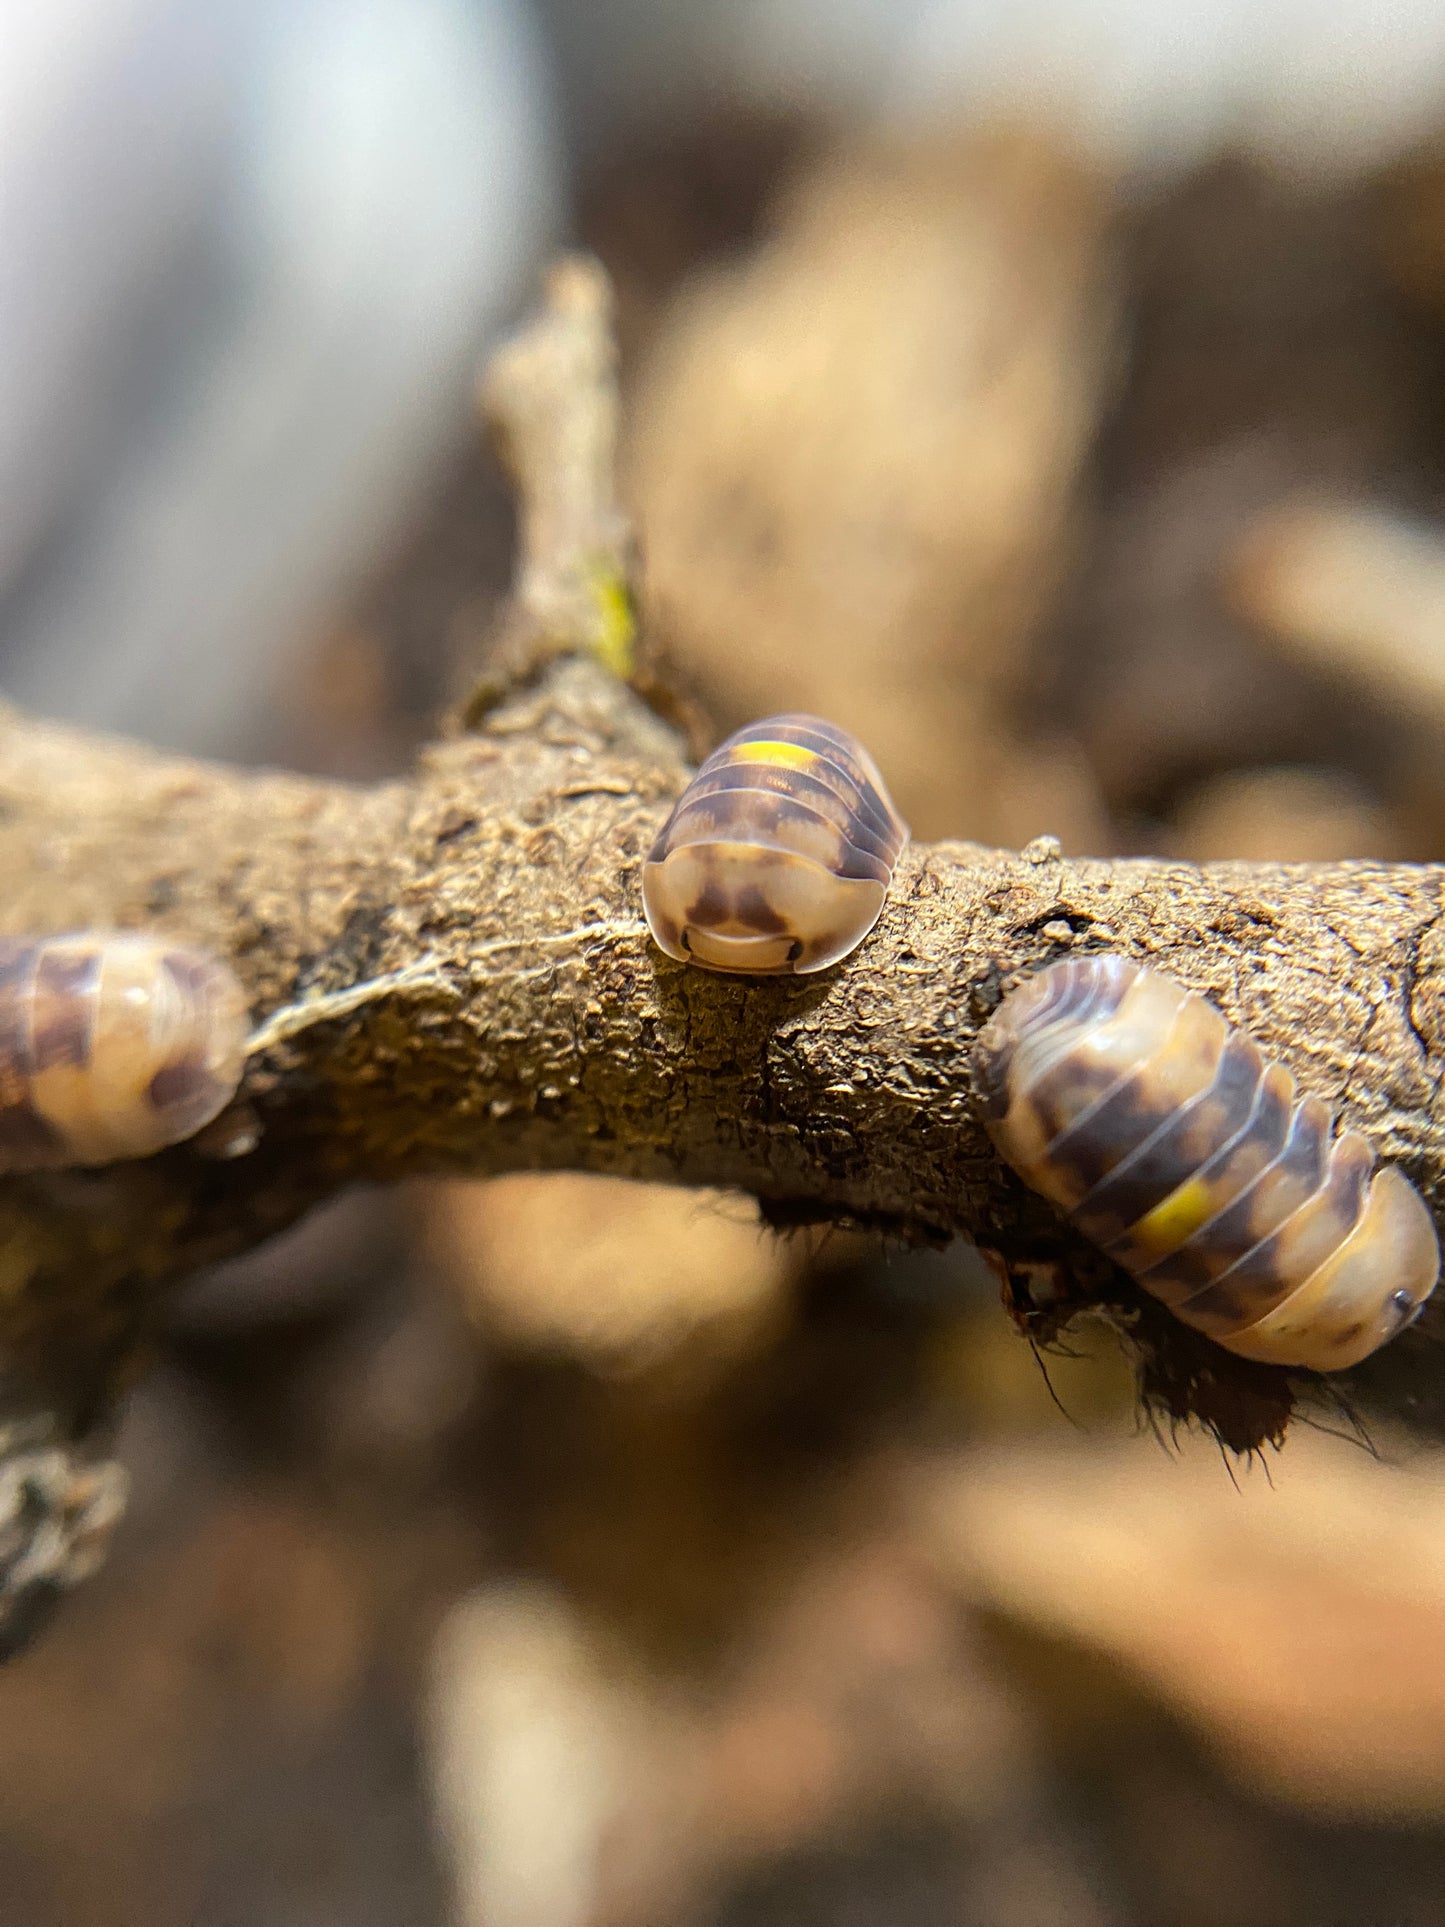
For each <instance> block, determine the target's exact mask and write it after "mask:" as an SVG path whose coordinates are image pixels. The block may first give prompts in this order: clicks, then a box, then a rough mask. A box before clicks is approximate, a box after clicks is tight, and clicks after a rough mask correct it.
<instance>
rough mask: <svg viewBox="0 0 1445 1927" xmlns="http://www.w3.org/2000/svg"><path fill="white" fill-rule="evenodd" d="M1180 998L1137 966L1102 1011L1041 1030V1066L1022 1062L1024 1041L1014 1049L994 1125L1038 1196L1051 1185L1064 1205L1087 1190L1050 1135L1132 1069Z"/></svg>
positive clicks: (1170, 1020)
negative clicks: (1009, 1087)
mask: <svg viewBox="0 0 1445 1927" xmlns="http://www.w3.org/2000/svg"><path fill="white" fill-rule="evenodd" d="M1111 994H1112V992H1111ZM1183 1003H1184V993H1183V992H1182V991H1180V990H1177V989H1176V988H1175V986H1174V985H1173V984H1170V983H1166V982H1165V981H1164V980H1163V979H1162V978H1159V977H1155V976H1152V975H1151V974H1149V973H1148V972H1145V971H1139V972H1138V973H1137V974H1136V975H1135V977H1134V980H1133V982H1132V983H1130V984H1129V985H1128V987H1127V989H1126V990H1125V992H1124V994H1123V996H1122V997H1121V998H1120V999H1119V1001H1118V1004H1117V1006H1116V1007H1115V1008H1114V1009H1113V1010H1112V1011H1111V1012H1109V1014H1108V1015H1106V1016H1103V1017H1101V1018H1100V1019H1099V1020H1098V1021H1097V1022H1083V1023H1080V1024H1078V1025H1077V1026H1074V1025H1057V1026H1055V1027H1053V1029H1052V1030H1051V1031H1049V1032H1047V1033H1045V1035H1046V1037H1048V1038H1049V1039H1050V1040H1051V1041H1050V1044H1049V1045H1048V1046H1047V1048H1048V1050H1049V1054H1048V1055H1047V1057H1046V1058H1045V1061H1044V1063H1043V1064H1042V1066H1039V1065H1036V1064H1031V1063H1030V1062H1029V1060H1028V1050H1027V1046H1025V1047H1024V1048H1023V1049H1022V1050H1021V1051H1020V1052H1019V1056H1020V1059H1021V1060H1022V1061H1021V1064H1020V1072H1019V1077H1018V1082H1017V1085H1016V1090H1017V1095H1016V1096H1015V1099H1014V1102H1013V1104H1012V1105H1011V1106H1010V1107H1009V1111H1008V1114H1007V1116H1006V1117H1005V1119H1004V1122H1003V1125H1002V1127H1001V1128H1002V1129H1003V1130H1005V1131H1006V1132H1008V1133H1009V1134H1010V1136H1011V1141H1012V1143H1013V1146H1014V1151H1015V1153H1016V1155H1017V1156H1018V1157H1019V1159H1020V1160H1021V1164H1020V1168H1023V1167H1024V1166H1027V1168H1028V1170H1029V1171H1031V1172H1033V1173H1034V1174H1035V1176H1034V1178H1033V1180H1032V1181H1033V1182H1035V1183H1037V1185H1038V1188H1039V1189H1040V1190H1041V1191H1043V1192H1044V1193H1045V1195H1046V1196H1048V1197H1055V1196H1056V1192H1055V1190H1054V1188H1053V1187H1054V1186H1055V1185H1058V1186H1059V1187H1060V1188H1061V1189H1062V1190H1064V1191H1065V1193H1066V1197H1065V1198H1061V1199H1060V1201H1061V1202H1062V1201H1067V1202H1068V1203H1070V1204H1072V1203H1076V1202H1077V1201H1078V1199H1079V1198H1082V1197H1083V1195H1084V1192H1085V1191H1087V1190H1088V1185H1087V1184H1085V1185H1084V1186H1082V1188H1079V1187H1078V1185H1077V1180H1076V1178H1075V1175H1074V1173H1072V1172H1070V1171H1067V1170H1065V1169H1064V1168H1063V1167H1062V1161H1060V1162H1059V1163H1056V1162H1055V1161H1054V1159H1053V1157H1052V1155H1051V1147H1052V1145H1053V1142H1054V1140H1055V1139H1056V1138H1058V1137H1061V1136H1062V1135H1063V1134H1064V1133H1065V1132H1066V1131H1068V1130H1070V1129H1071V1128H1072V1127H1073V1126H1075V1125H1077V1124H1078V1123H1079V1122H1080V1121H1081V1120H1082V1119H1083V1117H1084V1116H1085V1114H1086V1113H1087V1112H1089V1111H1091V1110H1092V1109H1093V1108H1094V1107H1095V1105H1097V1104H1098V1103H1099V1102H1100V1101H1101V1100H1102V1099H1103V1098H1105V1097H1107V1096H1109V1094H1110V1093H1111V1092H1112V1091H1113V1089H1114V1087H1115V1086H1116V1085H1118V1084H1121V1083H1123V1082H1124V1081H1125V1080H1126V1079H1127V1078H1128V1077H1129V1076H1130V1075H1131V1074H1132V1072H1133V1070H1134V1068H1135V1066H1136V1065H1137V1064H1138V1062H1139V1060H1140V1058H1141V1057H1143V1056H1145V1055H1147V1053H1148V1052H1149V1051H1151V1050H1152V1049H1153V1048H1154V1047H1155V1045H1156V1044H1157V1043H1158V1042H1159V1041H1161V1040H1162V1039H1163V1038H1164V1037H1166V1036H1167V1035H1168V1034H1169V1032H1170V1030H1171V1028H1172V1027H1173V1024H1174V1021H1175V1018H1176V1017H1177V1016H1178V1014H1179V1011H1180V1009H1181V1007H1182V1005H1183Z"/></svg>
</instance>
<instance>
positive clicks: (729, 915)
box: [642, 715, 908, 976]
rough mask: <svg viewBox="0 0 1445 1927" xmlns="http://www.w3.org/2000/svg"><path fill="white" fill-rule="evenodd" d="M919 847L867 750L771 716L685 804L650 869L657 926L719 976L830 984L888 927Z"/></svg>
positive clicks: (799, 721) (651, 918) (730, 750)
mask: <svg viewBox="0 0 1445 1927" xmlns="http://www.w3.org/2000/svg"><path fill="white" fill-rule="evenodd" d="M907 838H908V826H907V825H906V824H905V823H904V821H903V819H902V818H901V817H900V816H899V814H898V812H897V810H896V809H895V808H894V807H893V804H892V802H891V800H890V799H889V795H888V791H887V789H886V788H885V787H884V783H883V778H882V777H881V776H880V775H879V774H878V770H877V768H876V766H875V764H874V762H873V759H872V757H871V756H870V755H869V754H868V752H867V750H865V749H864V748H863V746H862V744H861V743H859V742H858V741H857V740H856V739H855V738H854V737H852V736H850V735H849V734H848V732H847V731H846V730H843V729H838V728H837V727H835V725H834V724H832V723H825V722H822V721H821V720H820V719H819V718H818V717H816V716H793V715H789V716H770V717H769V718H768V719H767V720H766V721H765V722H761V723H752V724H750V725H749V726H748V728H746V729H740V730H738V732H737V733H736V735H733V736H729V738H728V739H727V741H726V742H725V743H724V744H722V746H721V747H720V748H718V749H715V750H714V751H713V753H712V755H711V756H709V757H708V759H707V761H706V762H705V763H704V764H703V765H702V768H701V769H700V770H699V771H698V773H697V775H696V776H694V777H693V779H692V781H691V782H690V783H689V784H688V786H687V788H686V789H685V790H684V791H683V793H682V795H681V796H680V797H679V798H678V801H677V805H676V807H675V808H674V810H673V812H672V814H671V816H669V817H668V819H667V821H666V823H664V825H663V826H662V830H661V832H660V834H659V835H658V838H657V841H656V842H655V843H654V844H653V846H652V850H651V853H650V855H649V856H648V859H647V862H646V864H645V865H644V867H643V872H642V903H643V909H644V910H645V912H646V915H647V922H648V926H649V928H650V929H651V931H652V934H653V936H654V937H655V938H656V939H657V941H658V943H659V944H660V946H661V947H662V949H664V950H665V951H666V952H667V954H668V956H669V957H676V958H677V959H678V960H679V961H680V962H684V963H687V962H691V963H697V964H701V965H703V967H704V968H705V969H708V970H723V971H742V972H745V973H747V974H748V975H752V976H782V975H786V974H788V973H789V972H792V973H794V974H797V975H799V976H801V975H802V974H804V973H805V972H807V971H812V970H826V969H827V968H828V966H829V965H830V964H835V963H837V962H838V961H839V960H840V959H841V958H843V957H846V956H847V955H848V953H849V951H850V950H853V949H855V948H856V947H857V946H858V945H859V944H860V943H861V942H862V941H863V939H864V937H866V936H867V934H868V932H869V931H870V930H871V929H872V928H873V926H874V924H875V923H876V922H877V921H878V917H879V914H880V912H881V911H882V909H883V900H884V898H885V896H886V895H887V893H888V885H889V882H890V880H891V878H892V875H893V869H894V865H895V864H896V863H897V861H898V853H899V851H900V850H901V849H902V848H903V845H904V843H905V842H906V841H907Z"/></svg>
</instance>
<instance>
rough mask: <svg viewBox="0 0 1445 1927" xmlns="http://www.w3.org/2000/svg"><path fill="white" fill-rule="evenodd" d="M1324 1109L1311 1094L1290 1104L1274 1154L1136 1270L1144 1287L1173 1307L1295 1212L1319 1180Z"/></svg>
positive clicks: (1326, 1132)
mask: <svg viewBox="0 0 1445 1927" xmlns="http://www.w3.org/2000/svg"><path fill="white" fill-rule="evenodd" d="M1330 1125H1331V1119H1330V1113H1329V1109H1328V1107H1327V1106H1326V1105H1325V1104H1323V1103H1322V1102H1321V1101H1320V1099H1319V1098H1317V1097H1307V1098H1305V1099H1304V1100H1303V1102H1302V1103H1300V1104H1299V1105H1298V1107H1297V1108H1296V1110H1295V1112H1294V1115H1293V1117H1291V1119H1290V1121H1289V1130H1288V1131H1287V1133H1286V1135H1285V1141H1284V1143H1283V1144H1282V1145H1281V1147H1280V1150H1279V1154H1278V1156H1277V1157H1275V1158H1274V1159H1272V1160H1271V1162H1270V1163H1269V1164H1267V1165H1266V1166H1265V1167H1264V1169H1263V1170H1262V1171H1261V1172H1260V1173H1259V1175H1258V1177H1256V1178H1255V1180H1254V1182H1253V1183H1252V1184H1250V1185H1247V1186H1246V1187H1245V1189H1244V1190H1243V1191H1241V1192H1240V1193H1239V1195H1238V1196H1237V1197H1236V1198H1234V1199H1232V1200H1231V1202H1230V1203H1229V1204H1227V1205H1226V1206H1225V1207H1224V1209H1223V1210H1222V1211H1218V1212H1216V1213H1215V1215H1214V1216H1213V1217H1212V1218H1206V1220H1205V1221H1204V1223H1203V1224H1202V1225H1201V1226H1200V1228H1199V1229H1198V1231H1196V1232H1195V1233H1194V1235H1193V1237H1192V1238H1188V1239H1186V1240H1185V1242H1184V1243H1183V1244H1182V1245H1179V1246H1178V1247H1176V1249H1175V1250H1173V1251H1171V1252H1170V1253H1169V1254H1168V1256H1167V1257H1164V1258H1161V1259H1160V1260H1159V1261H1158V1263H1157V1264H1156V1265H1154V1266H1151V1267H1150V1269H1149V1270H1148V1271H1141V1272H1140V1273H1139V1274H1138V1277H1139V1282H1140V1284H1141V1285H1143V1286H1144V1288H1145V1290H1146V1291H1155V1290H1157V1293H1158V1295H1159V1296H1160V1297H1162V1298H1164V1299H1165V1300H1166V1301H1167V1302H1168V1303H1169V1304H1171V1305H1174V1306H1176V1307H1177V1306H1178V1305H1179V1304H1180V1303H1181V1302H1182V1301H1183V1300H1185V1299H1188V1298H1189V1297H1190V1296H1192V1294H1193V1293H1194V1292H1196V1291H1199V1290H1200V1289H1201V1288H1202V1287H1203V1286H1205V1285H1207V1284H1210V1283H1211V1282H1212V1281H1213V1280H1214V1279H1216V1278H1218V1277H1219V1276H1220V1274H1221V1273H1222V1272H1225V1271H1228V1270H1229V1268H1230V1266H1231V1265H1233V1264H1235V1263H1236V1262H1237V1261H1238V1260H1239V1259H1240V1258H1242V1257H1244V1255H1245V1253H1246V1252H1249V1251H1252V1250H1253V1249H1254V1247H1255V1246H1256V1245H1257V1244H1258V1243H1259V1242H1260V1241H1261V1239H1264V1238H1267V1237H1269V1236H1270V1234H1271V1233H1272V1232H1274V1231H1277V1230H1278V1229H1279V1227H1280V1226H1281V1225H1282V1224H1283V1223H1284V1222H1285V1220H1286V1219H1287V1218H1289V1217H1291V1216H1292V1215H1293V1214H1294V1213H1295V1212H1296V1211H1298V1210H1299V1209H1300V1207H1301V1205H1303V1204H1304V1203H1305V1201H1306V1200H1307V1199H1308V1198H1309V1197H1311V1196H1312V1195H1313V1193H1314V1192H1316V1191H1317V1190H1318V1189H1319V1188H1320V1185H1321V1183H1322V1182H1323V1179H1324V1174H1325V1160H1326V1158H1327V1157H1328V1156H1329V1149H1330Z"/></svg>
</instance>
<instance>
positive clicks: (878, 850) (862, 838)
mask: <svg viewBox="0 0 1445 1927" xmlns="http://www.w3.org/2000/svg"><path fill="white" fill-rule="evenodd" d="M747 796H764V797H767V796H778V797H783V798H785V799H788V800H789V801H791V802H793V803H795V804H804V805H806V806H807V807H808V808H809V809H810V810H812V812H813V813H814V815H816V816H819V817H821V818H822V820H823V821H824V822H825V823H827V824H828V825H829V826H830V827H831V828H832V829H834V830H835V831H836V832H837V833H838V835H839V836H841V837H843V838H844V839H845V840H846V841H847V842H849V843H851V844H853V845H854V846H855V847H856V848H857V849H859V850H861V851H862V852H863V853H864V854H865V855H866V856H871V857H873V858H875V859H876V860H877V861H878V862H880V863H881V864H883V866H884V867H885V868H890V869H891V867H892V865H893V862H894V860H895V858H896V857H897V855H898V845H897V841H896V839H895V838H893V837H890V836H888V835H885V834H884V833H882V832H881V831H878V830H875V829H874V828H873V826H872V824H871V823H869V822H868V821H867V820H866V819H865V818H864V817H863V816H862V814H861V812H859V811H857V810H854V809H850V808H849V806H848V805H847V803H846V802H845V801H844V800H843V798H842V797H841V796H840V795H839V794H838V792H837V790H836V789H833V788H831V787H830V786H829V785H828V784H826V783H822V782H819V781H818V779H817V777H816V776H814V775H812V774H810V773H809V772H808V771H806V770H783V769H766V768H762V767H760V766H759V765H758V764H756V763H754V764H746V763H734V764H730V765H729V766H727V767H726V768H723V769H717V770H713V771H711V772H709V771H707V770H706V769H704V770H702V771H700V772H699V773H698V775H697V777H696V778H695V779H694V782H693V785H692V792H691V797H692V800H691V802H690V803H689V805H688V808H687V810H686V811H680V812H679V818H680V821H679V825H678V831H674V840H676V838H677V835H678V833H679V831H680V830H681V828H682V824H683V823H684V822H690V820H691V819H692V817H693V816H694V814H695V813H696V812H697V809H698V805H699V804H700V803H702V802H704V801H706V800H709V799H712V798H718V799H720V800H719V803H718V805H717V806H716V807H715V809H714V810H713V811H712V812H711V814H712V815H713V816H714V817H715V818H721V819H722V820H724V821H726V820H728V819H730V818H731V819H733V820H736V819H737V817H738V816H740V815H742V814H743V813H745V812H746V811H747V810H748V809H750V808H752V809H756V808H757V805H756V804H749V803H747V802H745V801H743V800H742V799H743V798H744V797H747ZM722 799H726V800H722Z"/></svg>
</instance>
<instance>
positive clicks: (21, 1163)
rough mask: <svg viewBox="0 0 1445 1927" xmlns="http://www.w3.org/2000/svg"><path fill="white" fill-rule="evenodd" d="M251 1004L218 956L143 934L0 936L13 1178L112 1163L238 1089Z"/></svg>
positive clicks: (0, 1140) (186, 1127) (1, 1067)
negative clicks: (59, 1168) (63, 1167)
mask: <svg viewBox="0 0 1445 1927" xmlns="http://www.w3.org/2000/svg"><path fill="white" fill-rule="evenodd" d="M246 1019H247V1011H246V1001H245V997H244V995H243V993H242V990H241V986H240V984H239V983H238V982H237V980H236V978H235V976H234V975H233V974H232V972H231V970H230V969H229V968H228V967H227V966H226V965H225V964H223V963H221V962H219V961H218V960H217V959H216V958H214V957H212V956H210V955H209V954H208V953H207V952H205V951H202V950H196V949H192V948H189V947H187V946H184V945H180V944H173V943H169V942H166V941H165V940H164V939H162V938H159V937H155V936H147V935H144V934H118V933H110V934H107V933H97V932H85V933H82V934H79V935H73V936H64V937H43V938H38V939H31V938H24V937H19V938H17V937H6V938H0V1171H38V1170H45V1169H50V1168H54V1167H56V1166H60V1165H69V1164H109V1163H111V1162H113V1161H115V1160H118V1159H121V1158H140V1157H147V1156H149V1154H150V1153H151V1152H152V1151H158V1150H160V1148H161V1147H162V1146H163V1145H166V1144H174V1143H177V1142H178V1141H179V1140H180V1139H182V1138H186V1137H190V1136H191V1135H192V1134H193V1133H194V1132H196V1131H199V1130H200V1129H201V1127H202V1126H203V1125H205V1124H208V1123H209V1122H210V1121H211V1119H212V1118H213V1117H215V1116H216V1115H217V1114H218V1112H220V1111H221V1110H222V1109H223V1108H224V1107H225V1105H226V1104H227V1103H228V1102H229V1100H230V1099H231V1097H232V1096H233V1095H234V1093H235V1090H236V1087H237V1085H238V1084H239V1082H240V1078H241V1070H242V1066H243V1063H244V1060H245V1050H246V1028H247V1025H246Z"/></svg>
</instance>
